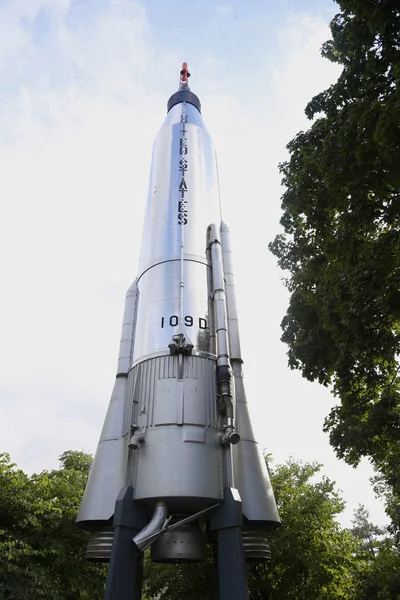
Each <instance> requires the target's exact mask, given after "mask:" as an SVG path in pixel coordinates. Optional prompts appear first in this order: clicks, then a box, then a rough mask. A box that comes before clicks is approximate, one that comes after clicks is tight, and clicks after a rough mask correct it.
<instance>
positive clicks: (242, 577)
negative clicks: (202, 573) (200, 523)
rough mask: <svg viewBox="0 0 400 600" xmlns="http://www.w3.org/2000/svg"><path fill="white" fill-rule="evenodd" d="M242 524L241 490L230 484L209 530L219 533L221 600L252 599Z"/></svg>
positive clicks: (213, 514)
mask: <svg viewBox="0 0 400 600" xmlns="http://www.w3.org/2000/svg"><path fill="white" fill-rule="evenodd" d="M242 525H243V513H242V502H241V500H240V496H239V492H238V491H237V490H236V489H234V488H227V489H226V490H225V494H224V502H223V504H221V506H220V507H218V508H217V509H215V511H213V512H212V514H211V515H210V531H215V532H216V534H217V544H218V589H219V600H248V599H249V587H248V583H247V570H246V563H245V560H244V549H243V539H242Z"/></svg>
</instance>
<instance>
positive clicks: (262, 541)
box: [242, 526, 271, 562]
mask: <svg viewBox="0 0 400 600" xmlns="http://www.w3.org/2000/svg"><path fill="white" fill-rule="evenodd" d="M242 537H243V549H244V557H245V559H246V561H247V562H260V561H266V560H271V550H270V547H269V544H268V538H267V535H266V533H265V532H264V531H259V530H257V529H254V528H252V527H246V526H244V527H243V529H242Z"/></svg>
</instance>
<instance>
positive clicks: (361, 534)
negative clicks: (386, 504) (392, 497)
mask: <svg viewBox="0 0 400 600" xmlns="http://www.w3.org/2000/svg"><path fill="white" fill-rule="evenodd" d="M352 533H353V535H354V536H355V537H356V538H357V539H358V540H360V542H361V543H360V552H361V553H360V558H362V561H363V562H362V568H361V569H360V570H359V571H358V572H357V573H356V574H355V576H354V578H353V581H354V589H353V600H375V599H381V600H396V599H398V598H400V553H399V550H398V549H397V548H396V546H395V545H394V543H393V539H391V538H389V537H388V536H387V535H386V536H385V531H384V530H383V529H381V528H380V527H377V526H376V525H374V524H373V523H371V522H370V521H369V513H368V510H367V509H366V508H365V507H364V506H362V505H360V506H359V508H358V509H357V510H356V511H355V513H354V520H353V529H352Z"/></svg>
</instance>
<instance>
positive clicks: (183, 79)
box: [180, 62, 190, 85]
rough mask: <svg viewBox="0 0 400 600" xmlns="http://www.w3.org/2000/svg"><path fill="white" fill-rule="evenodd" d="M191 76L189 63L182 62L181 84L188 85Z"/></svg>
mask: <svg viewBox="0 0 400 600" xmlns="http://www.w3.org/2000/svg"><path fill="white" fill-rule="evenodd" d="M189 77H190V73H189V71H188V66H187V63H185V62H184V63H182V71H181V79H180V85H187V84H188V78H189Z"/></svg>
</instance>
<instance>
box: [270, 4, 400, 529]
mask: <svg viewBox="0 0 400 600" xmlns="http://www.w3.org/2000/svg"><path fill="white" fill-rule="evenodd" d="M338 4H339V6H340V9H341V11H340V13H339V14H338V15H336V17H335V18H334V19H333V20H332V22H331V33H332V39H331V40H329V41H327V42H326V43H325V44H324V45H323V47H322V54H323V56H324V57H326V58H327V59H328V60H330V61H333V62H336V63H338V64H340V65H341V66H342V73H341V75H340V77H339V79H338V81H337V82H336V83H335V84H333V85H332V86H331V87H330V88H329V89H327V90H325V91H323V92H321V93H320V94H318V95H317V96H315V97H314V98H313V99H312V100H311V101H310V102H309V104H308V105H307V107H306V114H307V116H308V117H309V118H310V119H313V123H312V125H311V127H310V129H309V130H308V131H306V132H300V133H299V134H298V135H297V136H296V137H295V138H294V139H293V140H292V141H291V142H290V143H289V144H288V149H289V153H290V158H289V160H288V161H287V162H285V163H283V164H281V165H280V171H281V173H282V175H283V184H284V185H285V192H284V194H283V196H282V209H283V216H282V218H281V224H282V226H283V228H284V233H283V234H280V235H278V236H277V237H276V238H275V240H274V241H273V242H272V243H271V244H270V249H271V251H272V252H273V253H274V254H275V255H276V256H277V258H278V263H279V265H280V267H281V268H282V269H284V270H285V271H286V272H287V278H286V285H287V288H288V290H289V292H290V301H289V307H288V310H287V313H286V315H285V317H284V319H283V322H282V329H283V335H282V340H283V341H284V342H285V343H286V344H287V345H288V347H289V350H288V358H289V366H290V367H291V368H294V369H300V370H301V371H302V374H303V376H304V377H306V378H307V379H309V380H310V381H314V380H317V381H319V382H320V383H321V384H323V385H325V386H332V391H333V393H334V395H335V396H336V398H337V399H338V404H337V405H336V406H334V407H333V408H332V410H331V413H330V414H329V416H328V417H327V419H326V421H325V430H326V431H329V434H330V442H331V444H332V446H333V447H334V448H335V450H336V452H337V455H338V456H339V457H340V458H344V459H345V460H346V461H347V462H348V463H349V464H352V465H357V464H358V462H359V461H360V459H361V457H363V456H366V457H369V458H370V460H371V461H372V463H373V465H374V467H375V468H376V469H377V470H378V471H379V472H380V473H381V474H382V475H383V476H384V479H385V482H386V484H387V485H388V486H389V487H390V489H391V490H392V492H393V493H394V494H395V495H397V496H398V497H399V498H400V479H399V475H398V474H399V470H400V443H399V442H400V402H399V400H400V378H399V364H398V357H399V353H400V235H399V231H400V230H399V228H400V91H399V80H400V5H399V3H398V1H397V0H339V1H338ZM394 527H397V528H400V520H399V521H397V522H394Z"/></svg>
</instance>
